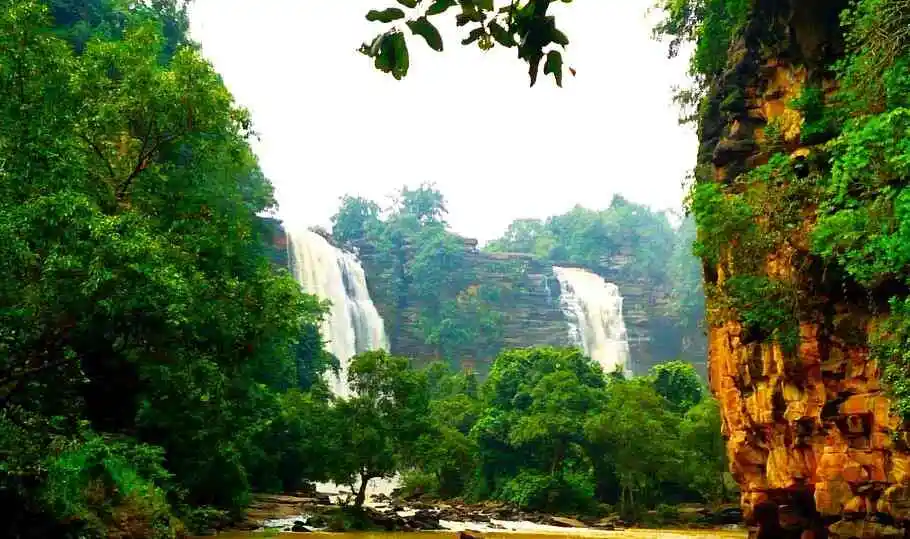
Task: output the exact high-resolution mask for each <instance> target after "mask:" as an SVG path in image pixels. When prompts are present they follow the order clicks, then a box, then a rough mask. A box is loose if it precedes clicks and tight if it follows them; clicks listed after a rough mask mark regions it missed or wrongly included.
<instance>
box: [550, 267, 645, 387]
mask: <svg viewBox="0 0 910 539" xmlns="http://www.w3.org/2000/svg"><path fill="white" fill-rule="evenodd" d="M553 273H555V274H556V280H558V281H559V286H560V289H561V292H560V295H559V303H560V306H561V307H562V312H563V314H564V315H565V316H566V320H567V321H568V322H569V339H571V341H572V342H573V343H574V344H575V345H576V346H579V347H581V348H582V349H583V350H584V351H585V354H587V355H588V356H589V357H590V358H591V359H593V360H594V361H596V362H597V363H599V364H600V365H601V367H603V370H604V372H606V373H610V372H614V371H615V370H616V369H617V368H620V369H622V371H623V372H624V373H625V374H626V375H627V376H629V375H630V374H631V371H630V369H629V341H628V337H627V334H626V324H625V322H624V321H623V318H622V295H620V293H619V287H617V286H616V285H615V284H613V283H608V282H606V281H605V280H604V279H603V278H602V277H601V276H599V275H597V274H595V273H591V272H590V271H587V270H584V269H579V268H561V267H558V266H554V267H553Z"/></svg>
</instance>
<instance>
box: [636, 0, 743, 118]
mask: <svg viewBox="0 0 910 539" xmlns="http://www.w3.org/2000/svg"><path fill="white" fill-rule="evenodd" d="M751 5H752V2H751V1H750V0H659V1H658V2H657V7H658V8H660V9H661V10H663V14H664V19H663V20H662V21H661V22H660V23H659V24H658V25H657V26H655V28H654V31H653V32H654V37H656V38H669V40H670V41H669V56H670V57H671V58H672V57H675V56H676V55H677V54H679V51H680V50H681V49H682V46H683V45H684V44H686V43H689V42H692V43H694V45H695V50H694V51H693V53H692V56H691V57H690V59H689V74H690V75H691V76H692V77H693V79H694V88H692V89H688V90H683V91H680V92H679V93H678V94H677V97H676V100H677V102H679V103H680V104H682V105H683V106H684V107H687V108H693V107H694V108H698V106H699V104H700V103H701V102H702V101H703V100H704V99H705V97H706V93H707V89H708V87H709V86H710V85H711V83H712V82H713V80H714V79H715V78H716V77H717V76H718V75H720V74H721V72H722V71H723V69H724V67H726V65H727V54H728V52H729V50H730V46H731V44H732V43H733V41H734V39H735V38H736V37H737V36H738V35H739V33H740V32H741V31H742V29H743V27H744V26H745V24H746V21H747V18H748V15H749V10H750V8H751ZM696 118H697V116H696V115H691V116H689V117H688V119H696Z"/></svg>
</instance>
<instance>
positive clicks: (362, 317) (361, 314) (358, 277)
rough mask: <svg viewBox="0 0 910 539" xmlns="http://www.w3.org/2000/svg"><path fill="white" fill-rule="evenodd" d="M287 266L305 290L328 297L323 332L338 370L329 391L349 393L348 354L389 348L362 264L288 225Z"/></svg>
mask: <svg viewBox="0 0 910 539" xmlns="http://www.w3.org/2000/svg"><path fill="white" fill-rule="evenodd" d="M287 236H288V246H289V250H290V257H289V258H290V260H291V269H292V271H293V272H294V277H295V278H296V279H297V282H298V283H300V286H301V288H303V291H304V292H308V293H310V294H313V295H315V296H318V297H319V298H320V299H327V300H329V301H331V303H332V305H331V310H330V311H329V313H328V316H326V318H325V320H324V321H323V324H322V328H321V330H322V331H321V332H322V337H323V339H325V340H326V345H327V346H328V349H329V351H330V352H331V353H332V354H333V355H334V356H335V357H337V358H338V361H339V362H340V363H341V369H340V371H339V373H338V376H330V379H329V385H330V387H331V388H332V391H333V392H334V393H335V394H336V395H338V396H342V397H346V396H348V395H350V389H349V388H348V383H347V376H348V365H349V364H350V359H351V357H353V356H354V355H356V354H359V353H360V352H366V351H367V350H378V349H383V350H388V348H389V342H388V339H387V338H386V334H385V326H384V324H383V321H382V317H380V316H379V312H378V311H377V310H376V306H375V305H374V304H373V300H372V299H370V293H369V291H368V290H367V281H366V275H365V274H364V272H363V267H362V266H361V265H360V262H359V261H358V260H357V257H355V256H354V255H353V254H351V253H348V252H345V251H342V250H341V249H338V248H336V247H334V246H332V245H331V244H330V243H329V242H328V241H326V239H325V238H323V237H322V236H320V235H319V234H316V233H315V232H313V231H311V230H303V231H294V232H291V231H288V233H287Z"/></svg>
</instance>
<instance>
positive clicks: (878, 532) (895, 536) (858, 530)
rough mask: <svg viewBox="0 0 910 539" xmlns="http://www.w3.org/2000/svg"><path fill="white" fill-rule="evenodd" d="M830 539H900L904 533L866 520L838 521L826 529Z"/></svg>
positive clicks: (892, 527) (898, 529)
mask: <svg viewBox="0 0 910 539" xmlns="http://www.w3.org/2000/svg"><path fill="white" fill-rule="evenodd" d="M828 533H829V534H830V535H829V537H830V538H831V539H853V538H859V539H902V538H903V537H904V531H903V530H901V529H900V528H895V527H894V526H889V525H887V524H881V523H879V522H870V521H868V520H840V521H838V522H835V523H834V524H832V525H831V527H829V528H828Z"/></svg>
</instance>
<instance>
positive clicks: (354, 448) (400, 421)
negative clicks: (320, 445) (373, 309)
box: [330, 350, 429, 508]
mask: <svg viewBox="0 0 910 539" xmlns="http://www.w3.org/2000/svg"><path fill="white" fill-rule="evenodd" d="M348 383H349V384H350V387H351V389H352V391H354V395H353V396H352V397H350V398H349V399H346V400H342V401H339V402H338V403H336V407H337V410H336V413H337V414H338V418H339V423H338V431H337V432H339V433H344V435H343V436H341V445H340V448H339V450H338V451H337V452H336V456H337V458H338V459H339V461H340V464H339V466H337V467H335V468H334V469H333V470H331V472H330V473H331V475H332V479H333V480H334V481H336V482H337V483H339V484H348V485H352V488H353V485H354V484H355V483H356V482H357V481H358V480H359V485H360V488H359V489H358V490H357V491H356V492H355V494H356V496H355V499H354V506H355V507H357V508H359V507H361V506H362V505H363V502H364V500H365V497H366V485H367V482H368V481H369V480H370V479H372V478H376V477H391V476H392V475H394V473H395V472H396V471H398V470H399V469H401V468H402V463H403V462H406V461H407V460H409V459H412V458H413V454H414V451H415V446H416V445H417V444H418V441H419V440H420V438H421V435H422V434H424V433H425V432H426V430H427V415H428V406H429V396H428V392H427V380H426V376H425V374H424V373H422V372H419V371H415V370H413V369H411V368H410V364H409V361H408V359H407V358H403V357H396V356H391V355H389V354H387V353H386V352H384V351H381V350H380V351H374V352H364V353H362V354H358V355H357V356H355V357H354V358H352V360H351V365H350V367H349V370H348Z"/></svg>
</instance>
